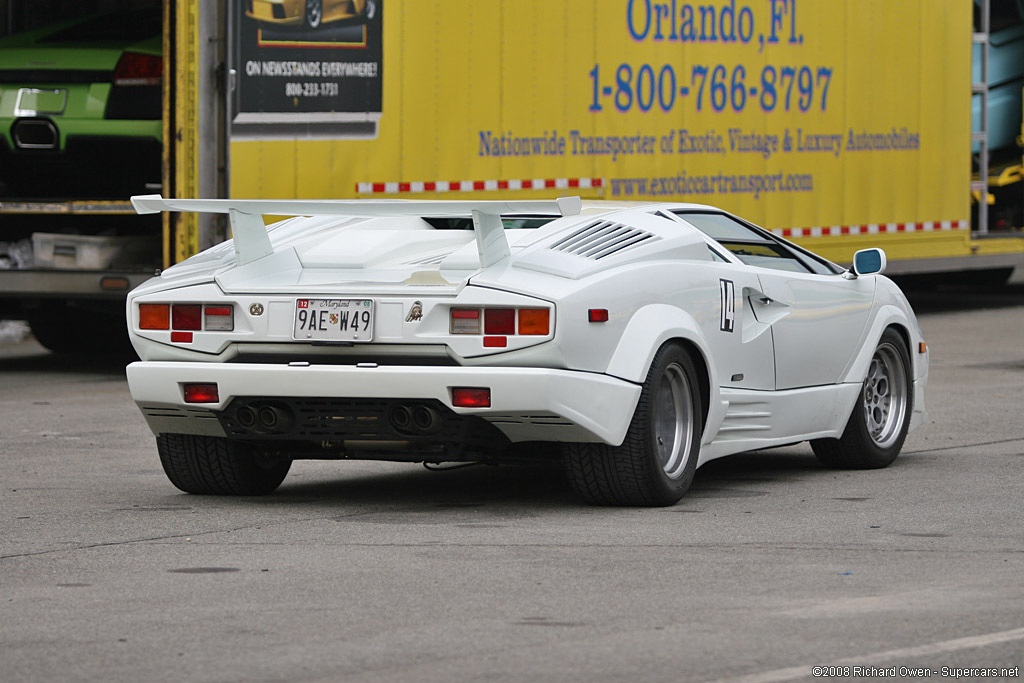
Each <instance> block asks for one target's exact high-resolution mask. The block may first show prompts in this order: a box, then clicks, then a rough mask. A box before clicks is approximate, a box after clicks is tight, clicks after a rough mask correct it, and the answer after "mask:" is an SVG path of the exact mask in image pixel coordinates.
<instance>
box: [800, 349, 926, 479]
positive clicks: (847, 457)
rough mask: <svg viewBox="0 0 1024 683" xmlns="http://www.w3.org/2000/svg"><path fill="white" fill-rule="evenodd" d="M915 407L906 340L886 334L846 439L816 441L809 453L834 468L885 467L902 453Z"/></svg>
mask: <svg viewBox="0 0 1024 683" xmlns="http://www.w3.org/2000/svg"><path fill="white" fill-rule="evenodd" d="M912 405H913V383H912V382H911V374H910V354H909V353H908V352H907V347H906V345H905V344H904V343H903V338H902V337H900V335H899V334H897V333H896V332H895V331H893V330H886V331H885V333H884V334H883V335H882V338H881V340H879V342H878V347H877V348H876V349H875V353H874V356H872V358H871V365H870V366H869V367H868V374H867V377H866V378H864V386H863V387H862V389H861V392H860V397H859V400H858V401H857V404H856V405H855V406H854V408H853V414H851V415H850V420H849V422H847V423H846V429H845V430H844V431H843V435H842V436H841V437H839V438H838V439H816V440H814V441H812V442H811V448H813V449H814V454H815V455H816V456H818V459H819V460H821V462H823V463H825V464H826V465H829V466H830V467H842V468H845V469H877V468H879V467H885V466H887V465H889V464H890V463H892V461H893V460H895V459H896V456H897V455H899V453H900V449H901V448H903V442H904V440H905V439H906V438H907V430H908V429H909V427H910V409H911V406H912Z"/></svg>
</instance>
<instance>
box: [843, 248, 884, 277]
mask: <svg viewBox="0 0 1024 683" xmlns="http://www.w3.org/2000/svg"><path fill="white" fill-rule="evenodd" d="M884 270H885V252H884V251H882V250H881V249H861V250H860V251H858V252H857V253H856V254H854V255H853V267H852V268H850V272H851V273H852V274H853V277H859V276H861V275H873V274H875V273H881V272H882V271H884Z"/></svg>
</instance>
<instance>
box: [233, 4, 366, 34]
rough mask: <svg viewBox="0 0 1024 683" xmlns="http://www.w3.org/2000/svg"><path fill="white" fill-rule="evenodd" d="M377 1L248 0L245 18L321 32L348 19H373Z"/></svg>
mask: <svg viewBox="0 0 1024 683" xmlns="http://www.w3.org/2000/svg"><path fill="white" fill-rule="evenodd" d="M376 10H377V2H376V0H246V12H245V13H246V15H247V16H249V17H251V18H253V19H257V20H259V21H266V22H269V23H272V24H285V25H301V26H305V27H307V28H311V29H315V28H319V27H320V26H321V25H322V24H327V23H330V22H333V21H342V20H345V19H356V18H362V19H366V20H371V19H373V17H374V15H375V14H376Z"/></svg>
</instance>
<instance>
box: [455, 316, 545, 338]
mask: <svg viewBox="0 0 1024 683" xmlns="http://www.w3.org/2000/svg"><path fill="white" fill-rule="evenodd" d="M481 319H482V324H481ZM449 330H450V331H451V333H452V334H485V335H488V337H486V338H485V342H486V340H487V339H488V338H491V337H513V336H516V335H541V336H543V335H548V334H550V333H551V309H549V308H484V309H480V308H453V309H451V318H450V325H449ZM484 346H498V344H493V343H492V344H487V343H485V344H484ZM501 346H504V344H501Z"/></svg>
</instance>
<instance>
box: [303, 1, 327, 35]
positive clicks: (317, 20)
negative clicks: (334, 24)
mask: <svg viewBox="0 0 1024 683" xmlns="http://www.w3.org/2000/svg"><path fill="white" fill-rule="evenodd" d="M323 20H324V3H323V0H306V26H308V27H309V28H318V27H319V26H320V24H321V22H323Z"/></svg>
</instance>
